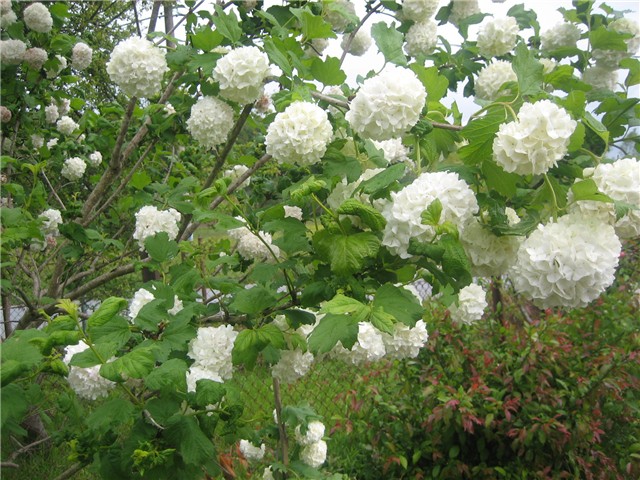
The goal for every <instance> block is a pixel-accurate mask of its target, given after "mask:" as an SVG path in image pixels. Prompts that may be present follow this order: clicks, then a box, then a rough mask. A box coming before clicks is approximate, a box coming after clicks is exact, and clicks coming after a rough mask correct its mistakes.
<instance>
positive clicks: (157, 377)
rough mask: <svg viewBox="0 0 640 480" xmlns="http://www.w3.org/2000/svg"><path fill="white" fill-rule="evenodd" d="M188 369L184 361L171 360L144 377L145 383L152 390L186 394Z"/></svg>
mask: <svg viewBox="0 0 640 480" xmlns="http://www.w3.org/2000/svg"><path fill="white" fill-rule="evenodd" d="M187 368H188V367H187V363H186V362H185V361H184V360H181V359H179V358H172V359H169V360H167V361H166V362H164V363H163V364H162V365H160V366H159V367H157V368H154V369H153V370H152V371H151V373H149V374H148V375H147V376H146V377H144V383H145V385H146V386H147V387H148V388H150V389H151V390H158V391H160V392H163V393H172V392H184V391H186V390H187V380H186V375H187Z"/></svg>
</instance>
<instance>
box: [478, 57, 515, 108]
mask: <svg viewBox="0 0 640 480" xmlns="http://www.w3.org/2000/svg"><path fill="white" fill-rule="evenodd" d="M517 81H518V76H517V75H516V72H514V70H513V67H512V66H511V62H507V61H506V60H495V61H493V62H491V63H490V64H489V65H487V66H486V67H484V68H483V69H482V70H480V73H478V79H477V80H476V83H475V88H476V96H477V97H478V98H479V99H482V100H491V101H493V100H495V99H497V98H498V97H500V96H503V95H508V94H509V93H510V91H509V90H500V87H501V86H502V85H503V84H505V83H507V82H517Z"/></svg>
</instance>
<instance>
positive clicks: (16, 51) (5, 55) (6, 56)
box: [0, 40, 27, 65]
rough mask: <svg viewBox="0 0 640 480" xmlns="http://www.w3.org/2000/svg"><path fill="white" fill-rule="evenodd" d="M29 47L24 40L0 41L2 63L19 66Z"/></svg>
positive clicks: (0, 59) (0, 60)
mask: <svg viewBox="0 0 640 480" xmlns="http://www.w3.org/2000/svg"><path fill="white" fill-rule="evenodd" d="M26 50H27V46H26V45H25V43H24V42H23V41H22V40H0V62H1V63H4V64H5V65H18V64H19V63H21V62H22V57H23V56H24V53H25V52H26Z"/></svg>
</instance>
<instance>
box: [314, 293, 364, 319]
mask: <svg viewBox="0 0 640 480" xmlns="http://www.w3.org/2000/svg"><path fill="white" fill-rule="evenodd" d="M366 307H367V306H366V305H365V304H364V303H362V302H359V301H358V300H356V299H355V298H351V297H347V296H346V295H343V294H342V293H339V294H337V295H336V296H335V297H333V298H332V299H331V300H329V301H328V302H326V303H325V304H324V305H322V308H321V309H320V313H331V314H335V315H343V314H346V313H352V314H355V315H352V316H353V317H359V316H360V312H362V311H363V310H365V309H366Z"/></svg>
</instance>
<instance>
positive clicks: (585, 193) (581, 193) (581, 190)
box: [571, 178, 613, 203]
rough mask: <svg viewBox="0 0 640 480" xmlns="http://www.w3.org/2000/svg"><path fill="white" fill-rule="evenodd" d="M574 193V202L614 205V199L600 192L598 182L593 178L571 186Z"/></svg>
mask: <svg viewBox="0 0 640 480" xmlns="http://www.w3.org/2000/svg"><path fill="white" fill-rule="evenodd" d="M571 191H572V192H573V200H574V201H576V202H578V201H580V200H595V201H597V202H606V203H613V199H612V198H611V197H609V196H608V195H605V194H604V193H602V192H600V191H599V190H598V186H597V185H596V182H595V181H594V180H593V179H592V178H588V179H586V180H581V181H579V182H576V183H574V184H573V185H571Z"/></svg>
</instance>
